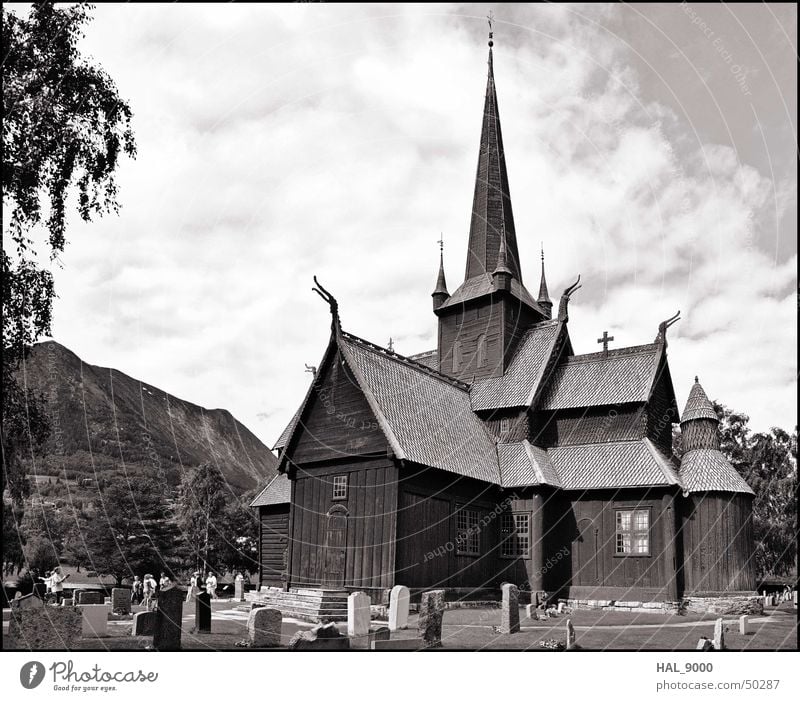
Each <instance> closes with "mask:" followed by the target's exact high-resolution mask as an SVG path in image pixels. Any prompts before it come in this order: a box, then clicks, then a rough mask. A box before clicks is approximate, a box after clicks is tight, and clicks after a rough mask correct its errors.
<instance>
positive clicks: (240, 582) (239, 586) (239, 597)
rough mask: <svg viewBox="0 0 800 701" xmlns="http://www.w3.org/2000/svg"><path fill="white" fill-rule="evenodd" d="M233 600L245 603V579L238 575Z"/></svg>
mask: <svg viewBox="0 0 800 701" xmlns="http://www.w3.org/2000/svg"><path fill="white" fill-rule="evenodd" d="M233 598H234V599H235V600H236V601H244V577H242V575H240V574H237V575H236V579H235V580H234V591H233Z"/></svg>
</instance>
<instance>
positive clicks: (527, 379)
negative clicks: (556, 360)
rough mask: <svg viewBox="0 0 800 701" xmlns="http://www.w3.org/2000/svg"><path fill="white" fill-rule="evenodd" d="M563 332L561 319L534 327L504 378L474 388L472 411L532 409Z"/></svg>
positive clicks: (471, 390) (492, 378)
mask: <svg viewBox="0 0 800 701" xmlns="http://www.w3.org/2000/svg"><path fill="white" fill-rule="evenodd" d="M562 330H564V324H563V323H562V322H559V321H558V320H554V321H544V322H541V323H539V324H536V325H535V326H533V327H532V328H531V329H530V330H529V331H528V332H527V333H526V334H525V335H524V336H523V337H522V339H521V340H520V342H519V346H518V347H517V351H516V353H515V354H514V358H513V360H512V361H511V365H510V366H509V367H508V370H507V371H506V373H505V375H503V376H502V377H490V378H487V379H483V380H477V381H476V382H475V383H474V384H473V385H472V388H471V389H470V396H471V398H472V408H473V409H474V410H476V411H480V410H482V409H499V408H501V407H514V406H530V404H531V402H532V401H533V398H534V396H535V394H536V391H537V390H538V389H539V386H540V385H541V382H542V379H543V376H544V371H545V368H546V367H547V361H548V360H550V358H551V356H552V354H553V351H554V350H555V347H556V341H557V340H558V335H559V333H560V332H562Z"/></svg>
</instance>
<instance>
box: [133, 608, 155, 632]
mask: <svg viewBox="0 0 800 701" xmlns="http://www.w3.org/2000/svg"><path fill="white" fill-rule="evenodd" d="M155 632H156V612H155V611H139V612H138V613H134V614H133V628H132V629H131V635H153V633H155Z"/></svg>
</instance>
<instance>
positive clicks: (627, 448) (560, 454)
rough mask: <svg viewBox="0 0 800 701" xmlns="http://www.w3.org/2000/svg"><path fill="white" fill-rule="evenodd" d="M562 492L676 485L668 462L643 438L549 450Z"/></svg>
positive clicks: (678, 481)
mask: <svg viewBox="0 0 800 701" xmlns="http://www.w3.org/2000/svg"><path fill="white" fill-rule="evenodd" d="M547 454H548V456H549V457H550V461H551V462H552V464H553V467H554V468H555V470H556V472H557V473H558V476H559V478H560V480H561V486H562V487H563V488H564V489H604V488H609V489H617V488H621V487H649V486H661V485H664V486H666V485H672V484H675V485H680V479H679V478H678V473H677V472H676V470H675V467H674V465H673V464H672V461H671V460H670V459H669V458H668V457H667V456H665V455H664V454H663V453H661V452H660V451H659V450H658V448H656V447H655V445H653V443H651V442H650V441H649V440H648V439H647V438H644V439H640V440H635V441H614V442H611V443H593V444H585V445H569V446H560V447H557V448H550V449H548V451H547Z"/></svg>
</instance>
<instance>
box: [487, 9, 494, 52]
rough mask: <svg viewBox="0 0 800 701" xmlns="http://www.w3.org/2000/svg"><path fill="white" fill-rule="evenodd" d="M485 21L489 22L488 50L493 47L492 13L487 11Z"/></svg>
mask: <svg viewBox="0 0 800 701" xmlns="http://www.w3.org/2000/svg"><path fill="white" fill-rule="evenodd" d="M486 19H487V21H488V22H489V48H490V49H491V48H492V47H493V46H494V41H493V37H494V31H493V29H494V12H492V11H491V10H489V14H488V15H486Z"/></svg>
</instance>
